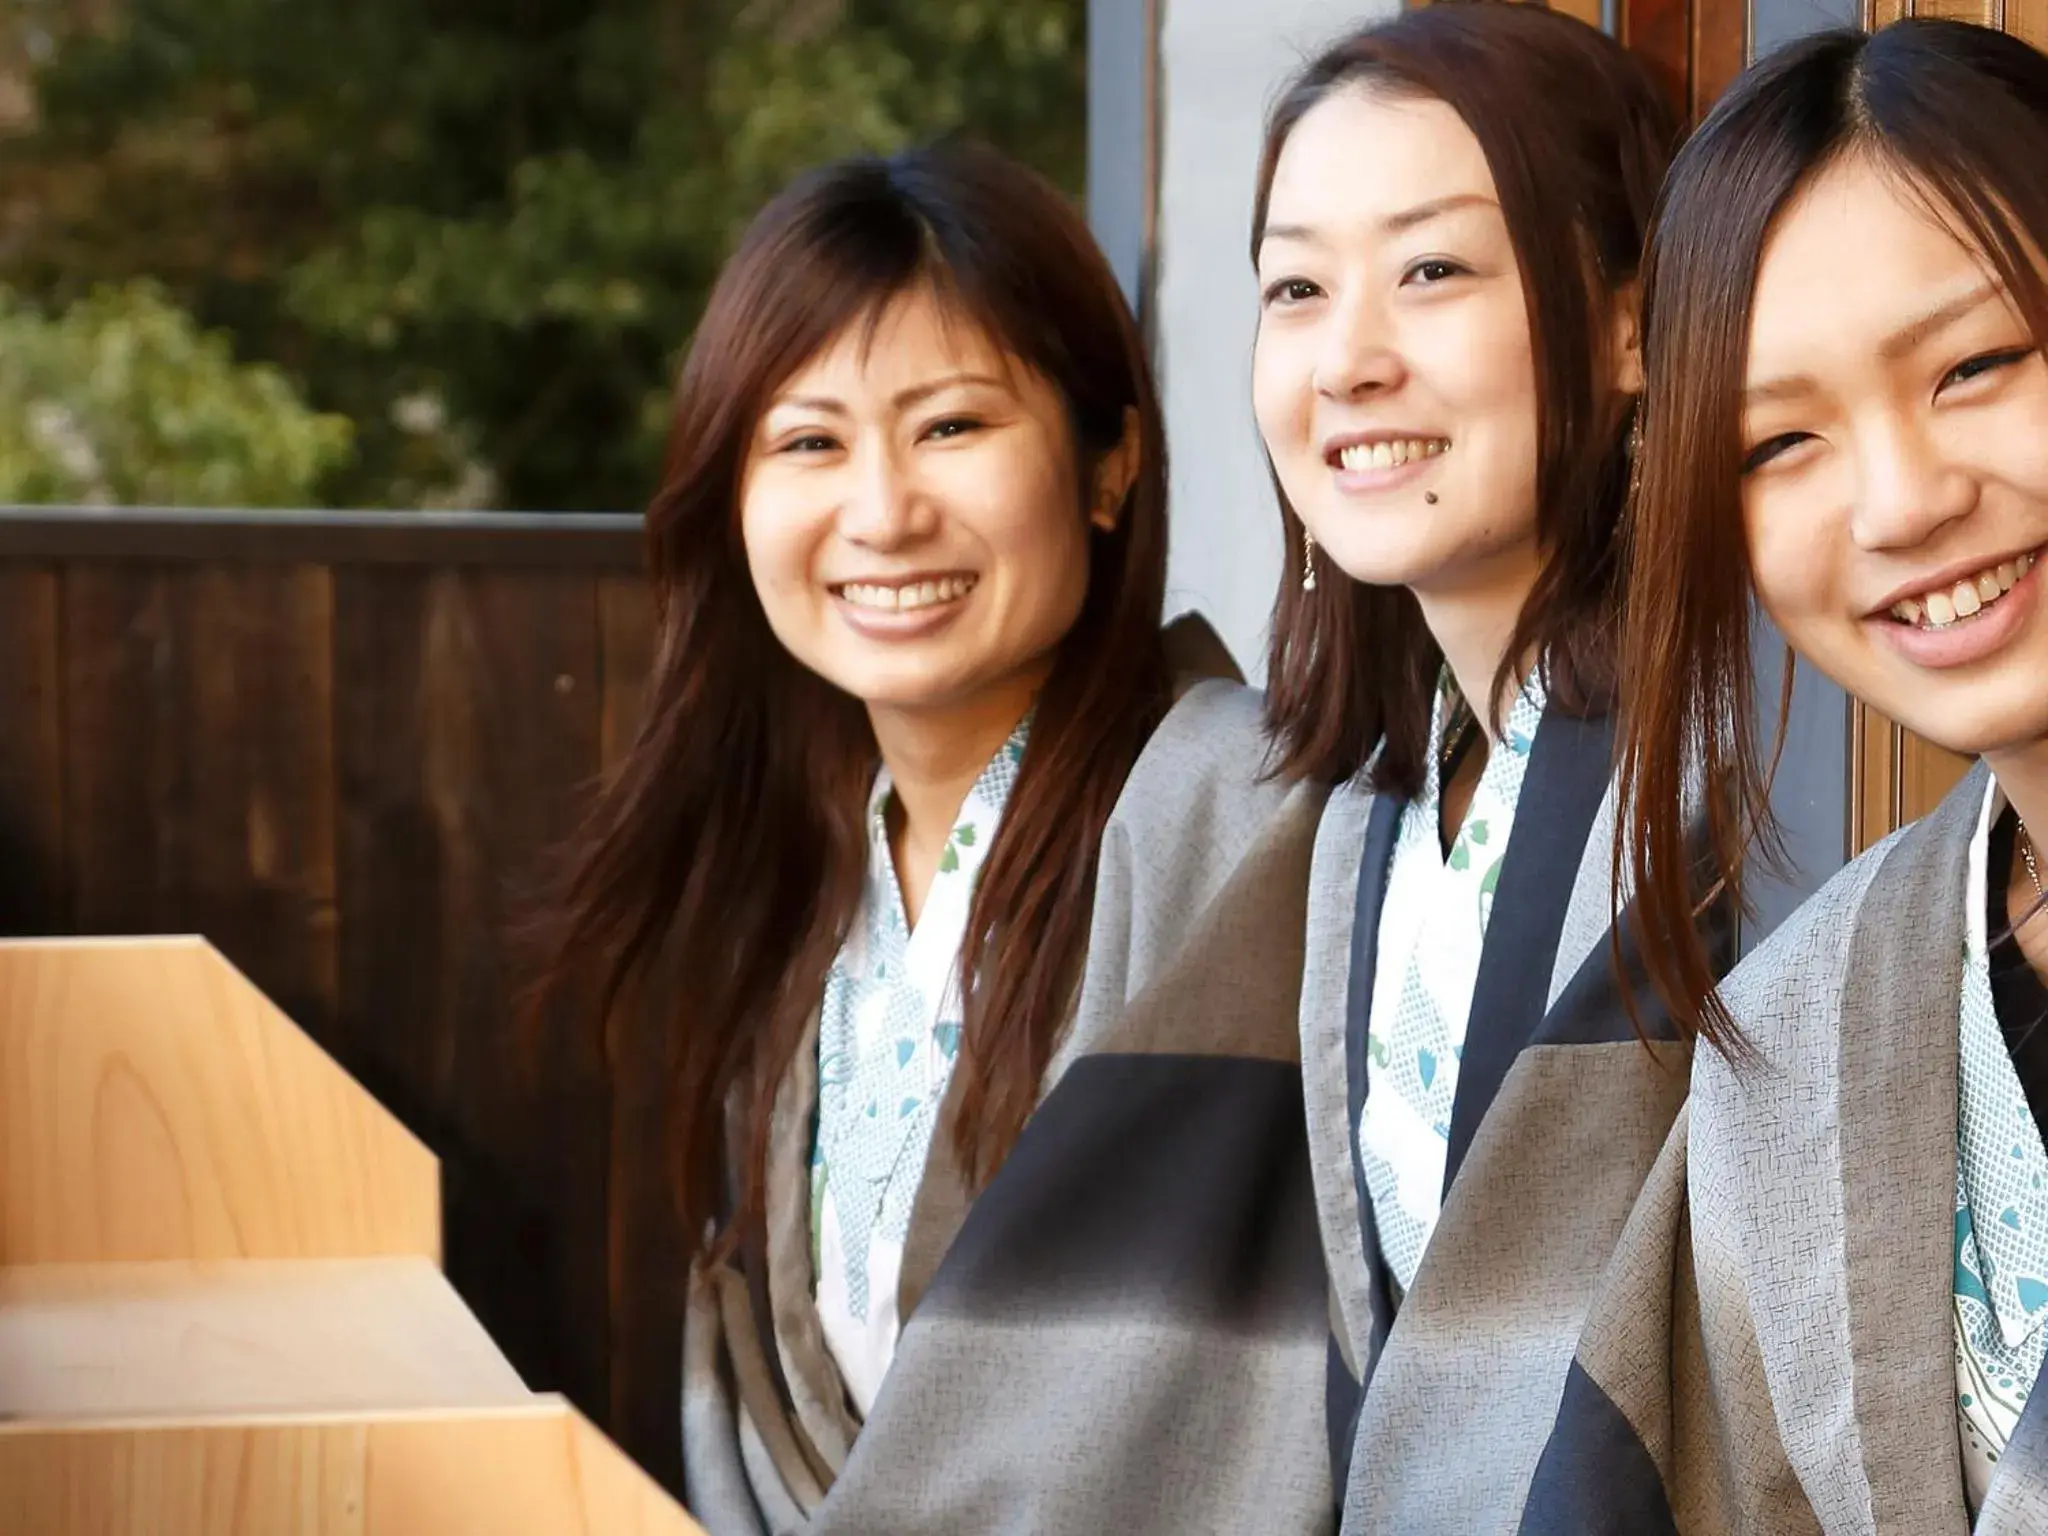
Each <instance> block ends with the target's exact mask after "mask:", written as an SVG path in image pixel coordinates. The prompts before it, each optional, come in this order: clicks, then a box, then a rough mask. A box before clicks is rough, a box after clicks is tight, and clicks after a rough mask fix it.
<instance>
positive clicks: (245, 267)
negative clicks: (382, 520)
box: [0, 0, 1085, 509]
mask: <svg viewBox="0 0 2048 1536" xmlns="http://www.w3.org/2000/svg"><path fill="white" fill-rule="evenodd" d="M9 3H12V5H13V6H14V7H15V8H16V10H17V11H18V12H20V14H21V15H22V16H24V17H29V16H30V15H31V13H32V12H33V13H34V14H35V15H36V16H39V17H40V20H38V21H36V25H39V26H41V27H43V28H44V29H45V30H46V31H47V32H48V33H49V35H50V36H51V37H52V38H53V39H54V42H55V46H54V47H53V48H51V49H49V50H47V61H46V62H45V63H44V64H42V66H41V67H40V68H39V69H38V70H37V72H36V75H35V86H36V92H37V98H38V105H39V120H38V122H37V124H36V125H35V127H34V128H33V129H32V130H30V131H28V132H26V133H22V134H18V135H16V136H14V137H12V138H10V139H0V186H6V187H8V188H10V189H14V190H13V191H11V192H10V195H9V197H7V198H0V278H4V279H6V280H10V281H12V282H13V283H14V284H15V285H16V286H17V287H18V288H20V289H21V290H23V291H24V292H27V293H29V294H32V295H34V296H35V297H36V298H38V299H39V300H41V301H43V302H44V303H46V304H61V303H62V302H65V301H66V300H68V299H70V298H71V297H73V296H75V295H77V294H78V293H80V292H82V291H85V290H88V289H89V288H90V287H91V286H93V285H94V284H97V283H103V282H109V281H116V282H118V281H123V280H126V279H129V278H131V277H134V276H137V275H145V274H146V275H149V276H151V277H154V278H155V279H157V280H158V281H160V282H161V283H163V284H164V285H165V287H166V289H167V291H168V292H169V293H170V294H172V295H173V296H174V297H175V298H176V300H177V301H178V302H180V303H182V304H183V305H185V306H186V307H188V308H189V309H191V310H192V311H193V312H194V313H195V314H196V315H198V316H199V317H200V318H201V319H202V321H203V322H204V323H206V324H207V325H210V326H219V327H224V328H226V329H227V330H229V331H230V332H232V334H233V335H234V336H235V338H236V344H237V347H238V348H239V349H240V351H241V353H242V355H244V356H246V357H250V358H257V359H263V360H266V361H271V362H274V363H276V364H278V365H279V366H281V367H283V368H284V369H286V370H287V371H288V372H289V373H291V374H292V375H293V376H295V377H297V378H299V379H301V380H303V381H305V384H306V387H307V390H308V392H309V394H310V396H311V398H312V399H313V400H314V401H315V402H316V403H317V404H318V405H320V406H321V407H322V408H324V409H329V410H335V411H340V412H342V413H344V414H346V415H347V416H349V417H350V418H351V419H352V420H353V421H354V422H355V423H356V424H357V429H358V441H357V452H356V454H355V456H354V458H353V460H352V461H351V463H350V465H349V466H348V467H347V468H346V469H345V470H343V471H340V472H337V473H335V474H333V475H331V476H330V477H329V478H328V480H327V482H326V484H325V486H324V487H323V490H324V494H325V495H326V496H327V497H328V498H329V499H332V500H336V501H346V502H353V503H356V504H363V505H401V506H403V505H416V504H419V503H421V502H423V501H428V500H432V499H435V498H436V497H440V498H443V499H446V498H448V497H450V496H451V495H453V496H455V497H456V498H457V499H460V497H461V495H462V494H463V493H461V492H459V491H451V489H450V487H451V485H452V484H453V483H454V482H455V481H457V480H458V479H460V478H461V476H462V475H463V473H464V469H465V466H466V465H468V466H471V468H472V471H473V469H474V467H475V466H479V465H480V466H481V467H483V468H484V469H485V470H487V471H488V474H487V476H484V477H478V476H476V475H475V474H474V473H473V472H472V474H471V480H472V487H471V491H472V493H473V494H474V495H477V496H490V497H492V499H494V500H495V501H496V502H497V503H498V504H500V505H505V506H514V507H537V508H561V509H584V508H592V509H600V508H615V507H623V506H635V505H638V504H640V503H641V502H642V501H643V500H644V499H645V497H646V495H647V493H648V491H649V490H650V488H651V485H652V481H653V475H654V472H655V467H656V465H657V464H658V461H659V452H658V449H659V440H660V434H661V429H662V424H663V420H664V417H665V409H666V399H667V391H668V383H669V378H670V375H671V372H672V369H673V365H674V360H675V357H676V354H677V352H678V350H679V349H680V347H681V346H682V345H683V344H684V343H685V342H686V341H687V339H688V336H689V333H690V330H691V327H692V326H693V325H694V323H695V320H696V317H697V315H698V313H699V311H700V309H701V307H702V304H703V299H704V295H705V292H706V289H707V287H708V285H709V282H710V280H711V278H712V276H713V274H714V273H715V272H716V270H717V266H718V264H719V262H720V260H721V259H722V258H723V256H724V254H725V252H726V251H727V250H728V249H729V247H730V243H731V240H732V238H733V236H734V234H735V232H736V231H737V229H738V228H739V226H740V225H741V224H742V223H743V222H744V220H745V219H746V218H747V217H748V216H749V215H750V214H751V213H752V211H753V210H754V209H755V208H756V207H757V206H758V205H759V203H760V202H761V200H762V199H763V198H764V197H766V196H767V195H768V194H769V193H771V192H772V191H773V190H774V189H775V188H776V187H777V186H779V185H780V184H781V183H782V182H783V181H784V180H786V179H787V178H788V176H790V175H791V174H792V173H793V172H795V171H796V170H797V169H800V168H801V167H803V166H805V165H808V164H811V163H814V162H816V161H818V160H820V159H824V158H828V157H830V156H834V155H839V154H845V153H850V152H854V151H860V150H884V151H886V150H891V149H896V148H899V147H901V146H903V145H906V144H909V143H911V142H914V141H918V140H922V139H926V138H929V137H933V136H937V135H942V134H948V133H955V132H962V133H968V134H972V135H975V136H977V137H981V138H985V139H988V140H990V141H992V142H994V143H996V144H998V145H1000V146H1001V147H1003V148H1005V149H1007V150H1009V151H1010V152H1011V153H1013V154H1017V155H1019V156H1020V157H1022V158H1024V159H1026V160H1027V161H1029V162H1030V163H1033V164H1035V165H1037V166H1039V167H1040V168H1041V169H1043V170H1045V171H1046V172H1047V173H1048V174H1050V175H1051V176H1053V178H1054V179H1055V180H1057V181H1059V182H1060V183H1062V184H1063V185H1066V186H1068V187H1069V188H1078V187H1079V185H1080V180H1081V172H1082V164H1083V156H1084V150H1085V123H1084V104H1085V65H1084V54H1083V46H1082V32H1081V27H1082V17H1083V14H1084V9H1085V0H691V3H685V0H519V3H517V4H505V3H503V0H351V3H349V4H347V5H337V4H331V3H316V0H296V3H295V0H118V3H117V4H116V5H115V7H114V10H113V13H112V14H111V16H110V17H106V18H102V19H101V21H100V22H99V24H97V25H93V26H85V27H80V26H74V25H69V24H67V20H66V17H67V15H68V14H69V12H70V10H71V9H72V8H73V7H75V5H76V3H77V0H0V7H5V6H6V5H8V4H9ZM0 15H4V10H0ZM32 19H33V18H32ZM442 418H445V421H446V422H448V423H452V424H453V426H452V427H449V428H446V429H442V428H441V427H440V425H439V422H440V420H441V419H442Z"/></svg>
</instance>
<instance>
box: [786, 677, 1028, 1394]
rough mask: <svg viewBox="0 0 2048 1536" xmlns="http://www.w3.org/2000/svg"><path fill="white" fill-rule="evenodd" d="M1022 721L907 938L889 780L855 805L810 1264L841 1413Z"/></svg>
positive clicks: (971, 794)
mask: <svg viewBox="0 0 2048 1536" xmlns="http://www.w3.org/2000/svg"><path fill="white" fill-rule="evenodd" d="M1030 728H1031V716H1030V714H1029V713H1027V714H1026V715H1025V717H1024V718H1023V719H1022V720H1020V721H1019V722H1018V723H1017V726H1016V728H1015V729H1014V730H1013V731H1011V733H1010V736H1009V739H1008V740H1006V741H1005V742H1004V743H1003V744H1002V746H1000V747H998V748H997V749H996V753H995V755H994V756H993V757H991V758H990V759H989V761H988V765H987V766H986V767H985V768H983V769H982V771H981V774H980V776H979V777H978V778H976V780H975V782H974V786H973V787H972V788H971V789H969V790H968V792H967V795H966V798H965V799H964V800H962V802H961V805H960V810H959V812H958V813H957V814H956V815H955V817H954V819H953V827H952V831H951V832H950V833H949V834H948V835H947V838H946V846H945V848H944V850H943V851H942V852H941V853H940V855H939V864H938V870H937V872H936V873H935V874H934V876H933V878H932V883H931V888H930V890H929V891H928V892H927V893H926V895H925V901H924V907H923V910H922V911H921V912H920V913H919V915H918V921H917V927H916V928H915V929H914V930H913V929H912V928H911V926H910V922H909V918H908V916H907V914H906V912H905V909H904V905H903V896H902V889H901V887H900V885H899V884H898V882H897V879H896V865H895V859H894V856H893V854H892V853H891V850H890V847H889V824H888V814H887V813H888V808H889V801H890V798H891V796H892V794H893V793H894V786H893V785H892V783H891V781H890V777H889V773H888V770H887V769H886V768H885V769H882V770H879V771H878V772H877V773H876V775H875V784H874V788H873V789H872V790H871V791H870V793H869V795H868V873H867V881H866V885H865V887H864V889H863V892H862V896H861V905H860V910H859V912H858V913H857V914H856V917H855V921H854V924H853V928H852V931H851V932H849V933H848V935H847V937H846V942H845V943H844V944H843V945H842V946H841V947H840V950H839V953H838V955H837V956H836V957H835V958H834V960H833V963H832V969H831V972H830V974H829V975H828V976H827V977H826V982H825V995H824V998H823V1001H822V1003H821V1005H820V1008H819V1014H818V1122H817V1134H816V1139H815V1142H814V1144H813V1148H812V1156H811V1239H812V1266H813V1273H814V1274H815V1275H816V1276H817V1305H818V1315H819V1320H820V1322H821V1324H822V1326H823V1328H824V1333H825V1340H826V1344H827V1346H828V1347H829V1348H830V1350H831V1352H832V1355H833V1357H834V1359H835V1360H836V1362H837V1363H838V1366H839V1370H840V1374H841V1378H842V1380H843V1381H844V1383H845V1385H846V1388H847V1392H848V1394H849V1396H850V1397H851V1399H852V1402H853V1404H854V1406H855V1408H856V1409H857V1410H858V1411H859V1413H860V1414H861V1415H862V1416H863V1417H865V1416H866V1414H867V1412H868V1409H869V1408H870V1406H871V1405H872V1404H873V1402H874V1398H875V1394H876V1393H877V1392H879V1391H880V1389H881V1383H882V1379H883V1377H884V1376H885V1375H886V1373H887V1371H888V1367H889V1362H890V1360H891V1359H892V1358H893V1356H894V1353H895V1348H896V1338H897V1333H898V1330H899V1328H900V1325H901V1318H900V1317H899V1315H898V1306H897V1301H898V1298H897V1292H898V1287H899V1283H900V1279H901V1273H902V1266H903V1249H904V1243H905V1241H906V1238H907V1234H908V1232H909V1227H910V1216H911V1212H912V1209H913V1208H914V1206H915V1204H916V1200H917V1193H918V1190H919V1188H920V1187H921V1185H922V1182H923V1176H924V1168H925V1161H926V1155H927V1153H928V1151H929V1149H930V1146H931V1141H932V1136H933V1134H934V1132H935V1130H936V1128H937V1125H938V1119H939V1109H940V1105H941V1103H942V1102H943V1101H944V1099H945V1095H946V1087H947V1084H948V1083H949V1082H950V1080H951V1078H952V1073H953V1067H954V1064H955V1062H956V1060H957V1059H958V1056H959V1050H960V1035H961V1029H962V1025H963V1018H962V1011H963V1010H962V1001H961V986H960V951H961V947H962V945H963V943H964V942H965V939H966V935H967V926H968V919H969V916H970V914H971V911H972V908H973V902H974V891H975V887H976V885H977V884H978V883H979V879H980V875H981V867H982V864H983V862H984V861H985V860H986V859H987V857H988V853H989V848H990V845H991V844H992V843H993V842H994V840H995V836H996V831H997V828H998V826H999V824H1000V823H1001V820H1002V816H1003V810H1004V807H1005V806H1006V805H1007V803H1008V801H1009V798H1010V791H1011V789H1012V788H1013V787H1014V786H1015V784H1016V782H1017V770H1018V767H1019V765H1020V764H1021V763H1022V762H1023V760H1024V746H1025V742H1026V740H1027V738H1028V737H1029V735H1030Z"/></svg>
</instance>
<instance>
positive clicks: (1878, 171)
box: [1742, 157, 2048, 754]
mask: <svg viewBox="0 0 2048 1536" xmlns="http://www.w3.org/2000/svg"><path fill="white" fill-rule="evenodd" d="M1743 387H1744V391H1745V393H1744V398H1743V408H1742V442H1743V455H1744V469H1743V496H1742V501H1743V518H1744V522H1745V525H1746V529H1747V533H1748V538H1749V549H1750V560H1751V564H1752V569H1753V571H1754V576H1755V581H1756V587H1757V591H1758V593H1759V595H1760V596H1761V598H1762V600H1763V604H1764V607H1765V608H1766V609H1767V610H1768V611H1769V613H1770V615H1771V617H1772V619H1773V620H1774V621H1775V622H1776V623H1777V625H1778V627H1779V628H1780V629H1781V630H1783V632H1784V633H1785V636H1786V638H1787V639H1788V640H1789V641H1790V642H1791V644H1792V646H1793V648H1794V649H1795V650H1797V651H1798V652H1799V653H1800V654H1801V655H1803V656H1805V657H1807V658H1808V659H1809V660H1811V661H1812V662H1813V663H1814V664H1815V665H1816V666H1818V667H1819V668H1820V669H1821V671H1823V672H1825V673H1827V675H1828V676H1829V677H1831V678H1833V679H1834V680H1835V681H1836V682H1838V683H1839V684H1841V686H1842V687H1843V688H1845V689H1846V690H1848V691H1849V692H1850V693H1852V694H1855V695H1856V696H1857V697H1858V698H1860V699H1862V700H1864V701H1865V702H1866V703H1868V704H1870V705H1871V706H1873V707H1874V708H1876V709H1877V710H1879V711H1880V712H1882V713H1883V714H1886V715H1889V716H1890V717H1892V718H1893V719H1895V720H1898V721H1900V722H1901V723H1902V724H1904V725H1906V726H1907V727H1908V728H1909V729H1911V730H1913V731H1915V732H1917V733H1919V734H1921V735H1923V736H1926V737H1928V738H1929V739H1931V740H1933V741H1935V742H1938V743H1940V744H1941V745H1943V746H1946V747H1948V748H1950V749H1951V750H1954V751H1958V752H1964V753H1971V754H1976V753H1984V752H1993V753H1995V752H1997V751H1998V750H2000V749H2001V748H2007V747H2012V746H2017V745H2021V744H2023V743H2027V742H2031V741H2034V740H2038V739H2040V738H2042V737H2043V736H2048V612H2044V606H2043V604H2042V602H2041V597H2040V589H2041V583H2042V579H2043V578H2042V575H2041V573H2040V571H2039V569H2038V567H2037V564H2036V562H2037V561H2038V558H2039V556H2040V554H2041V552H2042V549H2043V547H2044V546H2048V365H2044V364H2043V361H2042V357H2041V353H2040V351H2039V350H2038V349H2037V348H2036V347H2035V345H2034V341H2033V338H2032V336H2031V335H2030V334H2029V333H2028V330H2027V327H2026V325H2025V324H2024V323H2023V322H2022V320H2021V319H2020V316H2019V314H2018V312H2017V311H2016V310H2015V309H2014V308H2013V305H2012V303H2011V301H2010V298H2009V296H2008V295H2007V293H2006V291H2005V289H2004V287H2003V285H2002V284H2000V283H1999V281H1998V280H1997V277H1996V274H1995V273H1994V272H1993V270H1992V269H1991V267H1990V266H1989V265H1988V264H1987V263H1986V262H1985V261H1984V260H1983V259H1982V258H1981V257H1980V256H1979V255H1978V254H1977V252H1976V251H1975V250H1974V249H1973V248H1972V247H1971V246H1969V245H1967V244H1965V243H1964V241H1962V240H1961V239H1959V238H1958V236H1957V234H1956V233H1955V231H1954V230H1952V229H1951V228H1949V227H1948V225H1947V222H1946V220H1944V219H1943V218H1942V217H1941V216H1939V215H1937V214H1936V213H1935V212H1933V211H1932V208H1931V206H1930V204H1929V203H1928V202H1927V201H1926V200H1924V199H1922V198H1921V197H1919V196H1918V195H1916V189H1915V188H1913V187H1912V186H1911V185H1910V184H1908V183H1907V182H1906V181H1905V180H1903V179H1902V177H1901V176H1900V175H1898V174H1897V173H1894V172H1892V171H1890V170H1888V169H1886V168H1883V167H1880V166H1878V165H1876V164H1875V163H1873V162H1871V161H1870V160H1868V159H1866V158H1863V157H1851V158H1849V159H1847V160H1844V161H1842V162H1840V163H1838V164H1836V165H1834V166H1832V167H1830V168H1829V169H1828V170H1827V171H1825V172H1824V173H1823V174H1821V175H1820V176H1819V177H1817V178H1816V179H1815V180H1814V181H1813V182H1812V184H1811V185H1810V186H1808V187H1807V188H1805V189H1804V190H1803V191H1802V192H1801V193H1800V194H1799V195H1798V196H1797V197H1796V198H1795V199H1794V200H1793V201H1792V202H1791V203H1789V204H1788V205H1787V207H1786V208H1785V210H1784V211H1783V213H1782V214H1781V215H1780V216H1779V219H1778V222H1777V227H1776V229H1775V230H1774V231H1773V233H1772V234H1771V237H1770V239H1769V242H1768V243H1767V244H1766V246H1765V249H1764V254H1763V259H1762V263H1761V265H1760V268H1759V272H1758V279H1757V289H1756V301H1755V312H1754V316H1753V318H1752V322H1751V326H1750V342H1749V358H1748V364H1747V368H1746V371H1745V376H1744V379H1743Z"/></svg>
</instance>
